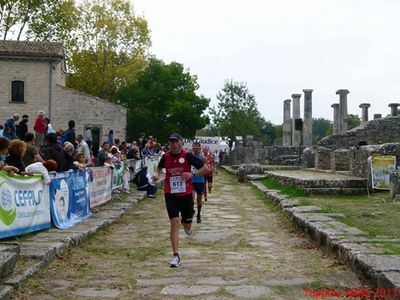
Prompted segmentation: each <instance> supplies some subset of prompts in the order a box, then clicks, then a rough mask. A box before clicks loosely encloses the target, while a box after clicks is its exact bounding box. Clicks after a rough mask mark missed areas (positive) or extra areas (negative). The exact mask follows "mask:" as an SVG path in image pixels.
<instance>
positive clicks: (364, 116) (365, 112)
mask: <svg viewBox="0 0 400 300" xmlns="http://www.w3.org/2000/svg"><path fill="white" fill-rule="evenodd" d="M370 106H371V104H369V103H361V104H360V105H359V108H361V124H364V123H366V122H368V108H369V107H370Z"/></svg>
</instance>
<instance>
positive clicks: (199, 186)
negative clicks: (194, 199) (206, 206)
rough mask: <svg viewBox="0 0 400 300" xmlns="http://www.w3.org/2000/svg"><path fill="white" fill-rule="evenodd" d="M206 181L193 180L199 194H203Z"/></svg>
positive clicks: (194, 187)
mask: <svg viewBox="0 0 400 300" xmlns="http://www.w3.org/2000/svg"><path fill="white" fill-rule="evenodd" d="M204 184H205V183H204V182H192V185H193V189H194V190H195V192H196V194H197V195H202V194H203V191H204Z"/></svg>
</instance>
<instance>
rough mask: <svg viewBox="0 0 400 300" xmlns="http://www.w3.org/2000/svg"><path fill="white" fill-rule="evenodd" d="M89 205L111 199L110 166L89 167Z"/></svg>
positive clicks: (93, 205)
mask: <svg viewBox="0 0 400 300" xmlns="http://www.w3.org/2000/svg"><path fill="white" fill-rule="evenodd" d="M89 172H90V173H91V176H90V179H91V181H90V183H89V191H90V207H95V206H98V205H100V204H103V203H106V202H107V201H109V200H111V179H112V170H111V168H110V167H95V168H90V170H89Z"/></svg>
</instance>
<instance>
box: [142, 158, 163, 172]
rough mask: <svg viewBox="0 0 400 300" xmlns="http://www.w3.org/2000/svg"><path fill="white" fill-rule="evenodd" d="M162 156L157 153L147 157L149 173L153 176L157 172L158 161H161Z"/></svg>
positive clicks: (146, 162)
mask: <svg viewBox="0 0 400 300" xmlns="http://www.w3.org/2000/svg"><path fill="white" fill-rule="evenodd" d="M160 159H161V156H159V155H155V156H150V157H146V159H145V166H147V173H148V174H149V175H150V176H153V175H154V174H155V173H156V172H157V167H158V163H159V162H160Z"/></svg>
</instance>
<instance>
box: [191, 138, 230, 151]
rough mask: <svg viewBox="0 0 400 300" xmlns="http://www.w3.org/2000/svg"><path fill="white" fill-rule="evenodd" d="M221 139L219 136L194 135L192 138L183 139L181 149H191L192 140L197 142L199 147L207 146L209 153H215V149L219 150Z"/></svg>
mask: <svg viewBox="0 0 400 300" xmlns="http://www.w3.org/2000/svg"><path fill="white" fill-rule="evenodd" d="M221 141H222V139H221V138H220V137H219V136H196V137H195V138H194V139H184V146H183V149H185V150H190V149H192V144H193V143H194V142H199V143H200V146H201V148H203V147H204V146H208V148H209V152H210V153H215V150H218V152H219V150H220V143H221Z"/></svg>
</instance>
